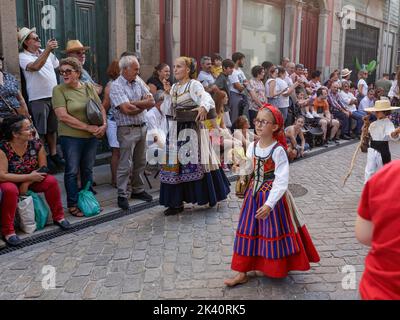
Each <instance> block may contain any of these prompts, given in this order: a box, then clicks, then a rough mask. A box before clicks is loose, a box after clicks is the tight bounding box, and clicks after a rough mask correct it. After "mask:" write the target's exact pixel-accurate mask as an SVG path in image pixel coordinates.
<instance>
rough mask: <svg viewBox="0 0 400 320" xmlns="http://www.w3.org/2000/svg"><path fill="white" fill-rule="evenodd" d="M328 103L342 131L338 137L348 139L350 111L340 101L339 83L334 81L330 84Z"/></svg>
mask: <svg viewBox="0 0 400 320" xmlns="http://www.w3.org/2000/svg"><path fill="white" fill-rule="evenodd" d="M328 103H329V107H330V109H331V113H332V114H333V117H334V118H335V119H337V120H339V122H340V126H341V131H342V135H341V136H340V138H341V139H343V140H350V139H351V137H350V128H351V113H350V112H349V111H347V109H346V108H345V107H344V105H343V104H342V102H341V101H340V95H339V84H338V83H336V82H335V83H333V84H332V86H331V89H330V90H329V94H328Z"/></svg>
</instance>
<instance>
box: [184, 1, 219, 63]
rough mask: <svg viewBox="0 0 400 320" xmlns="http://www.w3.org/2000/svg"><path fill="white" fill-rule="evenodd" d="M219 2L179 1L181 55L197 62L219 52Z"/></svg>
mask: <svg viewBox="0 0 400 320" xmlns="http://www.w3.org/2000/svg"><path fill="white" fill-rule="evenodd" d="M220 9H221V3H220V0H181V55H185V56H190V57H194V58H196V59H197V61H198V62H199V60H200V58H201V57H202V56H204V55H208V56H209V55H211V54H213V53H216V52H219V50H220V47H219V40H220V11H221V10H220Z"/></svg>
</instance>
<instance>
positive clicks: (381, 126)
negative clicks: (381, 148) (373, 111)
mask: <svg viewBox="0 0 400 320" xmlns="http://www.w3.org/2000/svg"><path fill="white" fill-rule="evenodd" d="M395 130H396V129H395V128H394V124H393V122H392V121H390V120H389V119H388V118H386V119H382V120H377V121H375V122H373V123H371V125H370V126H369V133H370V134H371V137H372V140H374V141H399V140H400V137H397V138H395V139H394V138H392V133H393V132H394V131H395Z"/></svg>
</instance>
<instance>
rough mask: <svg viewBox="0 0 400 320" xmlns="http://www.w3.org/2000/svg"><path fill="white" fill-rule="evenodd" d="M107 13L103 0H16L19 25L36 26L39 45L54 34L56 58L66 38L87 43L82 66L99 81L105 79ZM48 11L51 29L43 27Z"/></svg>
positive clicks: (63, 48)
mask: <svg viewBox="0 0 400 320" xmlns="http://www.w3.org/2000/svg"><path fill="white" fill-rule="evenodd" d="M45 6H48V7H47V8H49V10H46V7H45ZM52 8H53V9H52ZM107 13H108V6H107V0H96V1H95V0H17V16H18V26H19V27H22V26H28V27H30V28H31V27H36V28H37V33H38V35H39V36H40V38H41V40H42V46H43V47H44V46H45V44H46V43H47V41H48V40H49V39H51V38H56V39H57V40H58V43H59V46H60V48H59V49H58V50H56V52H55V53H56V55H57V57H58V58H63V57H65V54H63V53H62V51H64V50H65V47H66V44H67V42H68V40H73V39H78V40H79V41H81V42H82V43H83V45H85V46H89V47H90V51H89V52H88V54H87V59H86V64H85V66H84V67H85V69H86V70H87V71H88V72H89V73H90V74H91V75H92V77H93V78H94V79H95V81H98V82H100V83H103V84H105V83H106V82H107V76H106V70H107V65H108V62H109V58H108V14H107ZM50 14H54V17H55V19H56V22H55V28H54V29H53V28H51V27H50V28H46V19H47V17H48V16H49V15H50Z"/></svg>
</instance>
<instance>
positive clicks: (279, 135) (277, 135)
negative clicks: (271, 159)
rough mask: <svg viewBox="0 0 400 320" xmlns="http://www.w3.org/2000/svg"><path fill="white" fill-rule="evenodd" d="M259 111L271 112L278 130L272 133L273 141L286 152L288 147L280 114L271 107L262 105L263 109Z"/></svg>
mask: <svg viewBox="0 0 400 320" xmlns="http://www.w3.org/2000/svg"><path fill="white" fill-rule="evenodd" d="M261 110H269V111H271V113H272V115H273V116H274V118H275V122H276V124H277V125H278V127H279V129H278V130H276V131H275V132H274V135H273V137H274V139H275V140H276V141H278V143H279V144H280V145H281V146H282V147H283V148H284V149H285V150H287V148H288V145H287V141H286V135H285V130H284V127H285V122H284V120H283V116H282V113H281V112H280V111H279V110H278V109H277V108H276V107H274V106H273V105H271V104H268V103H264V105H263V107H262V108H261V109H260V111H261Z"/></svg>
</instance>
